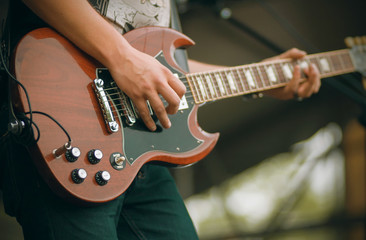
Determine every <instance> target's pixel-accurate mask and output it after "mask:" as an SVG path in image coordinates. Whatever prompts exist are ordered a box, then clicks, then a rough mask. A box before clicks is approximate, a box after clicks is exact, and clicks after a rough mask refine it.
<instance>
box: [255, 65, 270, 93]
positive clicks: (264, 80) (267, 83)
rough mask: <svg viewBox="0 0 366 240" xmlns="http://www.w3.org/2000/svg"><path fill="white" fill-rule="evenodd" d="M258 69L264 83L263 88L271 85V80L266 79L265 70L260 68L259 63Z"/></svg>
mask: <svg viewBox="0 0 366 240" xmlns="http://www.w3.org/2000/svg"><path fill="white" fill-rule="evenodd" d="M256 70H257V71H258V74H259V78H260V80H261V82H262V84H263V88H265V87H268V86H270V85H271V84H270V83H269V81H266V79H265V77H266V76H264V75H265V72H262V71H261V69H260V66H259V65H256Z"/></svg>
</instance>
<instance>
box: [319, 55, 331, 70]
mask: <svg viewBox="0 0 366 240" xmlns="http://www.w3.org/2000/svg"><path fill="white" fill-rule="evenodd" d="M319 63H320V67H321V68H322V70H323V72H330V67H329V63H328V61H327V59H325V58H321V59H320V60H319Z"/></svg>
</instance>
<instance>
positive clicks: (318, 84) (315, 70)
mask: <svg viewBox="0 0 366 240" xmlns="http://www.w3.org/2000/svg"><path fill="white" fill-rule="evenodd" d="M310 75H311V76H310V77H312V78H314V79H315V80H314V81H315V84H314V92H315V93H317V92H319V89H320V87H321V84H322V81H321V79H320V73H319V70H318V68H317V67H316V66H315V65H314V64H311V65H310Z"/></svg>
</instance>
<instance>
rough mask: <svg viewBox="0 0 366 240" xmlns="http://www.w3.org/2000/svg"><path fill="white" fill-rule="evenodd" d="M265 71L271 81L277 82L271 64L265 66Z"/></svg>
mask: <svg viewBox="0 0 366 240" xmlns="http://www.w3.org/2000/svg"><path fill="white" fill-rule="evenodd" d="M266 73H267V76H268V78H269V80H270V81H271V82H277V78H276V74H275V73H274V71H273V67H272V66H269V67H266Z"/></svg>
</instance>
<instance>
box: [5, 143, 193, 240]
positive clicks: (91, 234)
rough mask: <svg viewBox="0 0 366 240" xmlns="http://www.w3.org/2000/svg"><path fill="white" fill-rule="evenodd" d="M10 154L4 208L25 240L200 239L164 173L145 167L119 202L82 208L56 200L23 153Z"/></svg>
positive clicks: (17, 149)
mask: <svg viewBox="0 0 366 240" xmlns="http://www.w3.org/2000/svg"><path fill="white" fill-rule="evenodd" d="M10 148H11V149H12V150H13V151H10V155H11V156H9V158H8V159H7V160H6V161H5V163H4V166H3V168H2V170H5V171H3V173H4V176H3V177H4V182H3V196H4V204H5V209H6V212H7V213H8V214H9V215H12V216H15V217H16V218H17V220H18V222H19V223H20V225H21V226H22V228H23V234H24V237H25V239H50V240H51V239H60V240H61V239H62V240H63V239H65V240H69V239H70V240H76V239H83V240H85V239H88V240H92V239H95V240H103V239H106V240H114V239H128V240H132V239H167V240H174V239H182V240H183V239H184V240H190V239H198V237H197V234H196V231H195V229H194V227H193V224H192V221H191V219H190V217H189V215H188V213H187V210H186V208H185V206H184V203H183V201H182V198H181V196H180V195H179V193H178V191H177V188H176V185H175V183H174V180H173V178H172V177H171V175H170V173H169V171H168V170H167V168H165V167H161V166H156V165H152V164H147V165H145V166H144V167H143V168H142V169H141V171H140V172H139V174H138V176H137V177H136V178H135V180H134V182H133V183H132V185H131V186H130V188H129V189H128V190H127V191H126V192H125V193H124V194H123V195H121V196H120V197H118V198H117V199H115V200H113V201H110V202H108V203H105V204H101V205H97V206H92V207H80V206H75V205H72V204H69V203H67V202H65V201H63V200H62V199H61V198H59V197H58V196H56V195H54V193H53V192H52V191H51V190H50V189H49V187H48V186H47V185H46V184H45V183H44V182H43V180H42V179H41V177H40V176H39V175H38V173H37V172H36V170H35V169H34V167H33V165H32V163H31V160H30V159H29V157H28V154H27V152H26V151H25V150H24V149H23V148H21V147H19V146H16V145H14V144H12V146H10Z"/></svg>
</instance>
